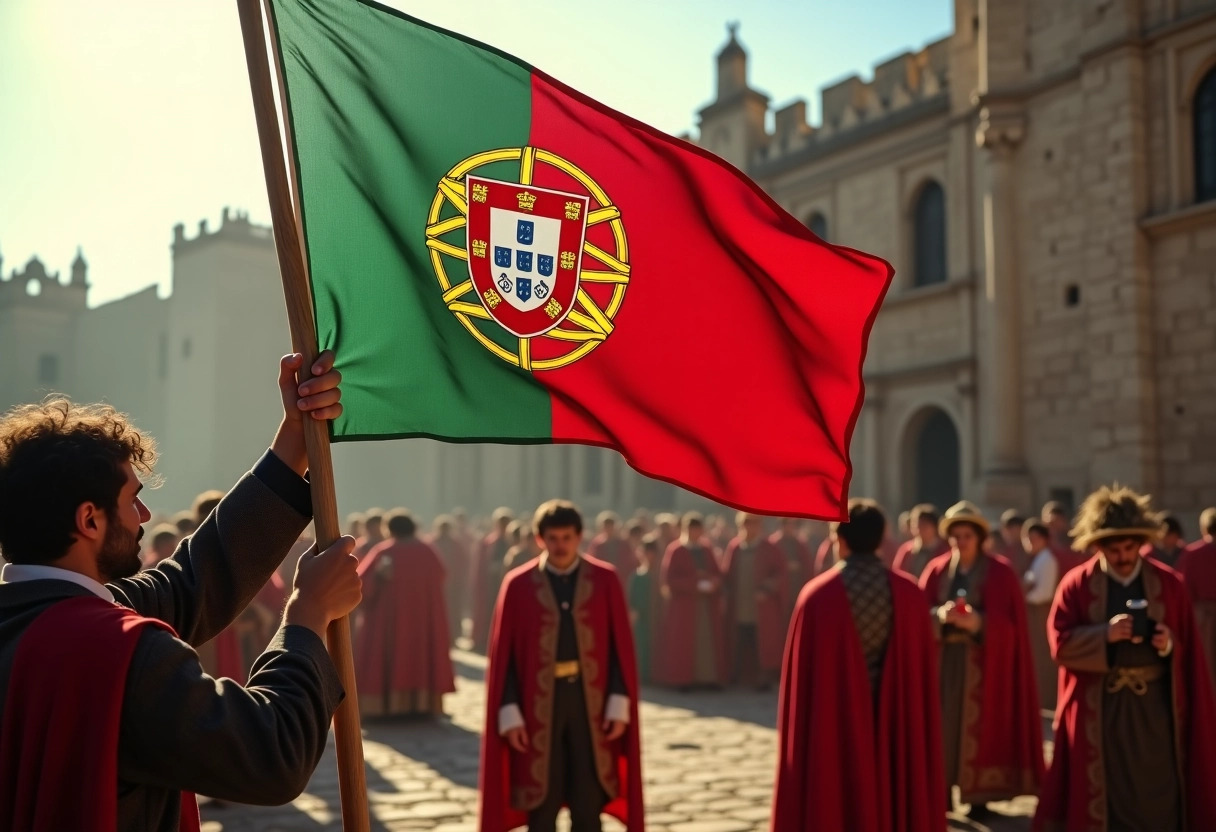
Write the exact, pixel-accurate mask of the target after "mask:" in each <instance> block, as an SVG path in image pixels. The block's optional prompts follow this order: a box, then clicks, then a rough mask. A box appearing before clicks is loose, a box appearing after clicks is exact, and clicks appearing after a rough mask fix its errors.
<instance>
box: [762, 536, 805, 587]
mask: <svg viewBox="0 0 1216 832" xmlns="http://www.w3.org/2000/svg"><path fill="white" fill-rule="evenodd" d="M768 542H769V543H771V544H773V545H774V546H776V547H777V548H778V549H779V550H780V551H781V552H782V553H783V554H784V555H785V556H786V561H787V562H789V561H791V560H794V561H797V563H798V571H797V572H791V573H790V596H789V600H790V601H794V600H797V598H798V593H799V592H801V591H802V588H803V587H804V586H806V585H807V584H808V583H810V581H811V578H813V577H815V555H814V553H812V552H811V548H810V547H809V546H807V545H806V543H805V542H804V541H802V540H800V539H799V538H798V537H797V536H796V535H792V534H786V533H785V532H773V533H772V534H771V535H769V538H768ZM791 553H793V558H791V557H790V554H791Z"/></svg>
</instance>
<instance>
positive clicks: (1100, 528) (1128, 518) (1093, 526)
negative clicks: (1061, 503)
mask: <svg viewBox="0 0 1216 832" xmlns="http://www.w3.org/2000/svg"><path fill="white" fill-rule="evenodd" d="M1160 531H1161V523H1160V521H1159V520H1158V519H1157V515H1156V514H1154V513H1153V509H1152V504H1151V498H1150V497H1149V496H1148V495H1147V494H1137V493H1136V492H1135V491H1132V490H1131V489H1130V488H1127V487H1126V486H1122V485H1119V484H1118V483H1116V484H1115V485H1113V486H1106V485H1104V486H1102V487H1101V488H1099V489H1098V490H1097V491H1095V492H1094V493H1093V494H1090V495H1089V496H1088V497H1086V498H1085V502H1084V503H1083V504H1082V505H1081V510H1080V511H1079V512H1077V519H1076V520H1075V521H1074V522H1073V526H1072V531H1070V532H1069V533H1068V535H1069V537H1071V538H1072V548H1074V549H1076V550H1077V551H1078V552H1084V551H1085V550H1086V549H1088V548H1089V547H1090V545H1091V544H1092V543H1094V541H1097V540H1104V539H1107V538H1111V537H1139V538H1144V539H1145V540H1152V539H1153V538H1155V537H1156V536H1157V535H1158V534H1159V533H1160Z"/></svg>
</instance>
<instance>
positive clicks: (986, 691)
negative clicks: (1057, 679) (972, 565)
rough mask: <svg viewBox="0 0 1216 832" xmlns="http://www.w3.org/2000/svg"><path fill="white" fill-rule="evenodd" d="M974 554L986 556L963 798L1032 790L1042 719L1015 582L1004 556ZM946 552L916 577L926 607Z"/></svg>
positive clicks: (940, 583)
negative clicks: (980, 630)
mask: <svg viewBox="0 0 1216 832" xmlns="http://www.w3.org/2000/svg"><path fill="white" fill-rule="evenodd" d="M980 557H985V558H988V572H987V575H986V576H985V578H984V585H983V587H982V589H981V593H982V596H983V604H984V610H983V615H984V630H983V639H982V641H981V642H980V644H979V645H978V646H976V647H973V648H971V649H970V650H969V651H968V654H969V656H970V662H971V663H970V665H969V666H968V668H967V688H966V691H965V692H964V694H963V696H964V702H965V703H966V704H965V706H964V710H963V720H964V722H963V743H962V745H963V753H962V755H961V757H960V759H959V772H958V779H959V782H958V786H959V790H960V791H961V792H962V802H963V803H985V802H988V801H992V800H1008V799H1011V798H1013V797H1017V796H1018V795H1024V794H1037V793H1038V790H1039V783H1041V782H1042V780H1043V723H1042V716H1041V715H1040V713H1039V690H1038V682H1037V681H1036V677H1035V673H1034V659H1033V657H1032V656H1031V653H1030V634H1029V631H1028V630H1027V627H1026V602H1025V599H1024V598H1023V595H1022V584H1021V581H1019V580H1018V577H1017V575H1014V574H1013V569H1012V568H1011V567H1010V566H1009V562H1008V561H1006V560H1005V559H1004V558H1001V557H992V556H991V555H980ZM952 559H953V555H952V554H948V555H942V556H940V557H937V558H934V559H933V560H931V561H929V565H928V566H927V567H926V568H925V574H924V575H922V576H921V580H920V585H921V589H923V590H924V591H925V596H926V598H927V599H928V601H929V604H930V605H931V606H937V605H938V604H941V603H943V602H945V601H946V600H947V599H946V598H945V593H946V591H947V590H948V589H949V581H950V577H949V569H950V563H951V560H952ZM969 714H970V715H972V719H971V720H968V719H967V716H968V715H969ZM951 716H952V717H953V715H951Z"/></svg>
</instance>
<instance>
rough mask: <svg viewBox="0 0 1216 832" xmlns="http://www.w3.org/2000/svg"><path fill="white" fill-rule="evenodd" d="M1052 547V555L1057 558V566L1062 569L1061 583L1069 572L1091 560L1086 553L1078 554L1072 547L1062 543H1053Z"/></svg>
mask: <svg viewBox="0 0 1216 832" xmlns="http://www.w3.org/2000/svg"><path fill="white" fill-rule="evenodd" d="M1050 545H1051V553H1052V554H1053V555H1055V556H1056V564H1057V565H1058V566H1059V569H1060V581H1063V580H1064V576H1065V575H1067V574H1068V573H1069V572H1071V571H1072V570H1074V569H1076V568H1077V567H1078V566H1081V565H1082V564H1083V563H1085V562H1086V561H1087V560H1089V558H1088V557H1087V556H1086V554H1085V553H1084V552H1078V551H1077V550H1076V549H1074V548H1072V547H1071V546H1066V545H1063V544H1060V543H1052V544H1050ZM1059 585H1060V584H1059V583H1057V584H1056V586H1059Z"/></svg>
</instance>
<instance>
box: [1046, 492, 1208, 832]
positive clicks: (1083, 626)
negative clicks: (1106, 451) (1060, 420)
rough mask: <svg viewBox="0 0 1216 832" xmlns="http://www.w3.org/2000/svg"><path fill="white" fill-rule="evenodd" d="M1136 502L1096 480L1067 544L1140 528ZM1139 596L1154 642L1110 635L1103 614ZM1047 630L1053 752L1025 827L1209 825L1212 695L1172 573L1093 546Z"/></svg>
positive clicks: (1142, 507) (1170, 831)
mask: <svg viewBox="0 0 1216 832" xmlns="http://www.w3.org/2000/svg"><path fill="white" fill-rule="evenodd" d="M1147 509H1148V500H1147V498H1144V497H1141V496H1139V495H1137V494H1135V493H1134V492H1132V491H1130V490H1128V489H1118V490H1111V489H1108V488H1103V489H1101V490H1099V491H1098V492H1095V493H1094V494H1092V495H1090V497H1089V499H1087V500H1086V502H1085V505H1084V506H1083V507H1082V509H1081V513H1080V514H1079V515H1078V520H1077V525H1076V528H1075V529H1074V530H1073V536H1074V538H1075V541H1076V542H1075V546H1076V547H1077V549H1078V551H1080V550H1083V549H1085V548H1086V547H1087V546H1089V545H1091V544H1093V543H1094V542H1095V541H1102V540H1109V541H1112V543H1115V542H1116V541H1119V540H1122V541H1126V540H1127V539H1129V538H1130V539H1136V538H1140V539H1144V540H1148V539H1151V538H1152V536H1153V534H1154V533H1155V530H1156V520H1155V519H1153V518H1152V516H1151V515H1150V513H1149V511H1148V510H1147ZM1129 601H1131V602H1133V604H1132V605H1129V604H1128V602H1129ZM1138 607H1139V608H1144V612H1145V613H1146V615H1147V619H1148V621H1147V624H1148V625H1152V624H1163V625H1164V626H1165V627H1166V628H1168V630H1169V640H1168V641H1167V643H1166V644H1165V646H1164V647H1157V646H1154V645H1153V644H1152V643H1151V640H1150V638H1142V640H1139V641H1138V642H1137V641H1135V640H1132V639H1120V640H1116V641H1112V640H1111V636H1110V633H1111V632H1112V628H1113V627H1114V625H1113V624H1112V622H1111V619H1112V618H1114V617H1116V616H1119V615H1125V614H1128V613H1129V610H1132V609H1135V608H1138ZM1147 631H1148V632H1154V631H1153V630H1152V629H1149V630H1147ZM1049 636H1050V639H1051V646H1052V652H1053V654H1054V656H1055V658H1056V661H1057V662H1058V663H1059V664H1060V666H1061V668H1062V672H1061V674H1060V692H1059V704H1058V705H1057V707H1056V717H1055V731H1056V742H1055V753H1054V754H1053V756H1052V761H1051V770H1050V771H1049V772H1048V775H1047V779H1046V782H1045V783H1044V785H1043V790H1042V793H1041V795H1040V797H1039V806H1038V811H1037V812H1036V813H1035V819H1034V828H1035V829H1036V830H1039V832H1072V830H1101V832H1125V830H1126V832H1132V830H1153V832H1200V831H1201V830H1209V829H1216V789H1213V784H1214V783H1216V748H1213V746H1212V737H1216V702H1214V701H1213V692H1212V680H1211V677H1210V676H1209V675H1208V673H1207V667H1206V661H1205V659H1204V656H1203V651H1202V649H1201V648H1200V646H1199V637H1198V632H1197V630H1196V627H1195V619H1194V614H1193V612H1192V609H1191V604H1190V601H1189V599H1188V598H1187V595H1186V589H1185V587H1184V586H1183V585H1182V581H1181V580H1180V579H1179V577H1178V576H1177V574H1176V573H1174V572H1173V571H1172V570H1170V569H1169V568H1167V567H1165V566H1162V565H1160V564H1157V563H1154V562H1153V561H1152V560H1146V559H1144V558H1142V557H1137V558H1136V562H1135V565H1134V567H1133V569H1132V571H1131V573H1130V574H1129V575H1120V574H1118V573H1116V572H1115V571H1113V568H1112V567H1111V566H1110V565H1109V564H1108V563H1107V560H1106V556H1105V554H1102V553H1101V552H1100V553H1099V554H1098V555H1096V556H1094V557H1092V558H1090V560H1089V561H1087V562H1086V563H1084V564H1082V566H1080V567H1079V568H1076V569H1074V570H1072V571H1071V572H1070V573H1069V574H1068V575H1067V576H1066V577H1065V578H1064V580H1063V582H1062V583H1061V584H1060V587H1059V590H1058V591H1057V593H1056V599H1055V603H1054V604H1053V606H1052V610H1051V622H1050V630H1049Z"/></svg>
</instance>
